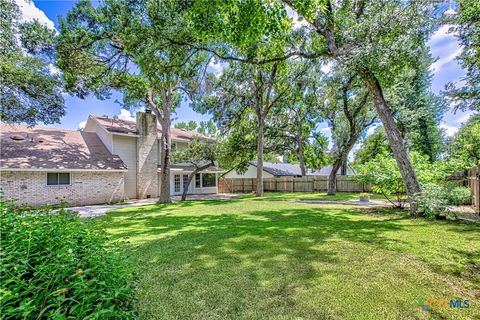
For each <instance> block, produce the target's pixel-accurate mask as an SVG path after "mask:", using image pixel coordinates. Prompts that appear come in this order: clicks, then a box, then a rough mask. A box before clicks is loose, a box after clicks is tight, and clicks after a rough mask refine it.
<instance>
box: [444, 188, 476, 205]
mask: <svg viewBox="0 0 480 320" xmlns="http://www.w3.org/2000/svg"><path fill="white" fill-rule="evenodd" d="M447 199H448V204H450V205H454V206H461V205H468V204H471V203H472V193H471V190H470V188H467V187H454V188H451V189H450V190H448V195H447Z"/></svg>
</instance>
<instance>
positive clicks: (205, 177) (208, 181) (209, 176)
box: [202, 173, 217, 188]
mask: <svg viewBox="0 0 480 320" xmlns="http://www.w3.org/2000/svg"><path fill="white" fill-rule="evenodd" d="M216 185H217V179H216V175H215V173H203V174H202V186H203V187H204V188H208V187H215V186H216Z"/></svg>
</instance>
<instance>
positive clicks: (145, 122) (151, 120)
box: [137, 111, 157, 136]
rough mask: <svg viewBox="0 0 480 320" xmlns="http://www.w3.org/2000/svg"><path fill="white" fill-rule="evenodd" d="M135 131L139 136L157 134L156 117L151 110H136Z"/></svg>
mask: <svg viewBox="0 0 480 320" xmlns="http://www.w3.org/2000/svg"><path fill="white" fill-rule="evenodd" d="M137 131H138V134H139V135H141V136H148V135H149V134H152V133H153V134H155V136H156V135H157V118H156V117H155V115H154V114H153V113H151V112H143V111H140V112H137Z"/></svg>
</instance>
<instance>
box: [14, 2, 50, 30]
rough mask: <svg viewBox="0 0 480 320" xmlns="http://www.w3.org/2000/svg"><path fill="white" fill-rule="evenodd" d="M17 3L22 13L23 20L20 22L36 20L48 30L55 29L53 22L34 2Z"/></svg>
mask: <svg viewBox="0 0 480 320" xmlns="http://www.w3.org/2000/svg"><path fill="white" fill-rule="evenodd" d="M15 2H16V3H17V5H18V7H19V9H20V12H21V13H22V18H21V19H20V21H22V22H27V21H32V20H35V19H36V20H38V22H40V23H41V24H43V25H45V26H47V27H48V28H50V29H55V25H54V23H53V21H52V20H50V19H49V18H48V17H47V16H46V15H45V13H44V12H43V11H42V10H40V9H38V8H37V7H36V6H35V4H34V3H33V1H27V0H16V1H15Z"/></svg>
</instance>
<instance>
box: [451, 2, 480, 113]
mask: <svg viewBox="0 0 480 320" xmlns="http://www.w3.org/2000/svg"><path fill="white" fill-rule="evenodd" d="M456 2H457V4H458V13H457V14H456V15H455V16H454V18H453V21H452V22H453V24H454V25H455V27H454V29H455V31H456V35H457V37H458V38H459V40H460V43H461V44H462V53H461V54H460V57H459V59H460V60H461V62H462V66H463V68H464V69H465V71H466V76H465V79H463V80H464V82H465V85H460V86H458V85H456V84H454V83H449V84H448V86H447V94H448V95H449V96H450V98H452V99H453V102H454V103H456V107H457V108H460V109H462V110H465V109H471V110H480V51H479V50H478V43H480V32H479V31H478V30H479V29H480V15H479V14H478V13H479V12H480V2H479V1H477V0H458V1H456Z"/></svg>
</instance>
